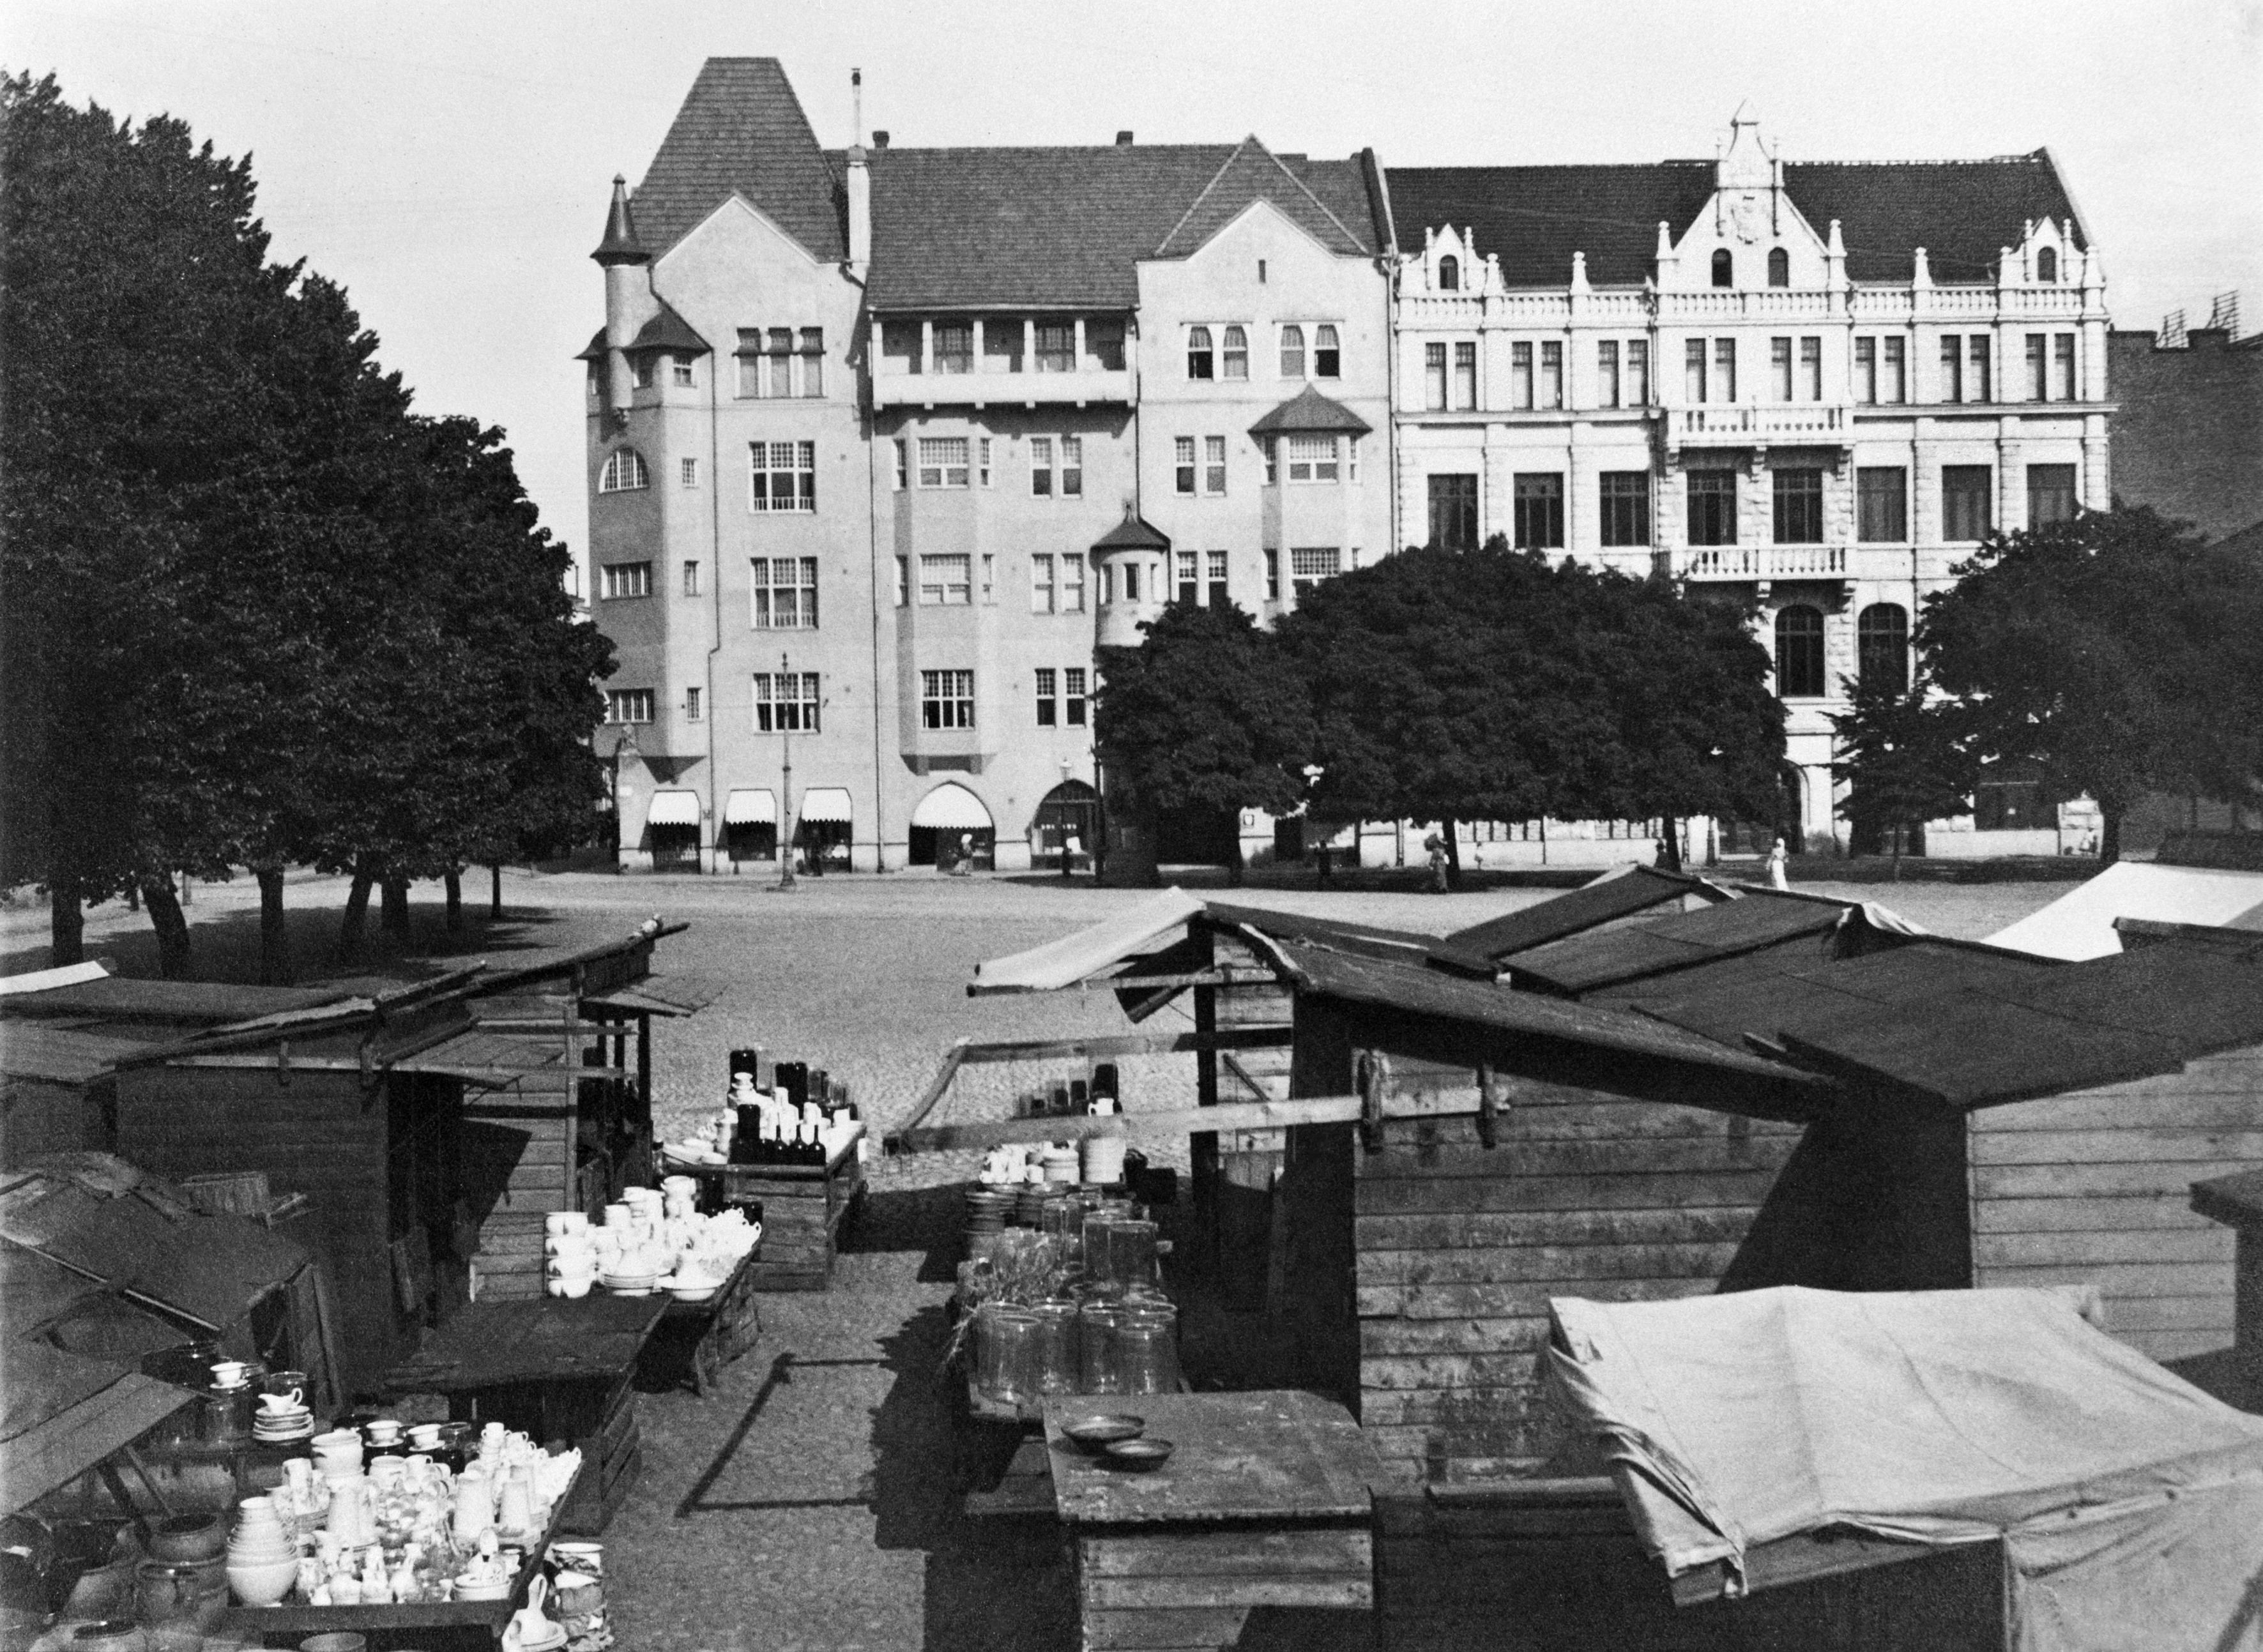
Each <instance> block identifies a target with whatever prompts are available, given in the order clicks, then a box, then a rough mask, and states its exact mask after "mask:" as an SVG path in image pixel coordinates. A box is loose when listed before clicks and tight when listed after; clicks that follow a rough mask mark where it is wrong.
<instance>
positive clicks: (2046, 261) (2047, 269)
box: [2035, 247, 2058, 281]
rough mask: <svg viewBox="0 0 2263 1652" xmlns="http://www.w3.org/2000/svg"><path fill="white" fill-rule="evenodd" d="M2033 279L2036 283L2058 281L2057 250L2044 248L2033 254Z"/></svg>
mask: <svg viewBox="0 0 2263 1652" xmlns="http://www.w3.org/2000/svg"><path fill="white" fill-rule="evenodd" d="M2035 279H2036V280H2038V281H2056V280H2057V279H2058V249H2057V248H2056V247H2045V248H2043V249H2042V250H2041V251H2039V252H2038V253H2036V254H2035Z"/></svg>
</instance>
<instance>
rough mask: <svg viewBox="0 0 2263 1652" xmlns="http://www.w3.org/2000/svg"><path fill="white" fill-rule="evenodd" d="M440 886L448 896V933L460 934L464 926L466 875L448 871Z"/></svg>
mask: <svg viewBox="0 0 2263 1652" xmlns="http://www.w3.org/2000/svg"><path fill="white" fill-rule="evenodd" d="M440 887H441V888H442V889H443V890H445V891H447V896H448V933H449V934H461V933H463V927H464V875H463V874H462V873H461V872H450V873H448V874H447V875H446V876H444V877H443V878H441V880H440Z"/></svg>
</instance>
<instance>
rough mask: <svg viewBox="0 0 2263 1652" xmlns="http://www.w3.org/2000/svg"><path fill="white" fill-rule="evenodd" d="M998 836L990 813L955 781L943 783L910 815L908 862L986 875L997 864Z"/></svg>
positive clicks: (915, 864)
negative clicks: (984, 873)
mask: <svg viewBox="0 0 2263 1652" xmlns="http://www.w3.org/2000/svg"><path fill="white" fill-rule="evenodd" d="M997 844H998V832H997V828H996V826H994V824H993V823H992V821H991V819H990V811H989V810H988V809H987V808H986V807H985V806H984V805H983V802H982V799H981V798H980V797H976V796H975V795H974V794H973V793H972V792H971V791H969V790H967V789H966V788H965V787H964V786H962V785H960V784H959V783H958V782H956V781H946V782H945V783H943V784H942V785H940V786H937V787H936V789H935V790H933V791H930V792H929V793H928V794H927V796H926V797H922V798H921V799H920V800H919V807H918V808H916V809H915V810H913V811H912V825H911V842H910V845H909V849H910V855H909V859H910V861H911V863H912V864H913V865H914V866H934V867H940V868H941V869H944V871H970V872H973V871H982V872H987V871H988V870H990V869H992V868H993V867H994V866H995V865H996V864H997V853H996V852H997Z"/></svg>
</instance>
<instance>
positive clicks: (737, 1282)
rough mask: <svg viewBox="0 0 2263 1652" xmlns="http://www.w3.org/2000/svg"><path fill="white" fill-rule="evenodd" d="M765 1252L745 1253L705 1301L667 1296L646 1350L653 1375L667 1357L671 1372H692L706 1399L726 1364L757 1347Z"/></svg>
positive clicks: (698, 1391) (759, 1249)
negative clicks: (760, 1266) (758, 1282)
mask: <svg viewBox="0 0 2263 1652" xmlns="http://www.w3.org/2000/svg"><path fill="white" fill-rule="evenodd" d="M761 1256H762V1246H761V1245H759V1244H757V1245H756V1247H755V1248H754V1249H753V1250H751V1251H749V1252H747V1254H746V1255H744V1256H742V1257H741V1258H740V1259H739V1261H738V1266H735V1267H734V1268H733V1269H732V1270H731V1276H730V1277H729V1278H728V1279H727V1280H724V1281H723V1283H722V1285H721V1286H720V1287H719V1288H718V1289H717V1290H716V1292H715V1294H714V1295H712V1296H711V1297H709V1298H708V1299H707V1300H706V1301H705V1302H678V1301H676V1299H675V1298H674V1297H672V1296H671V1297H669V1298H668V1307H667V1309H666V1310H665V1311H664V1312H663V1313H662V1315H661V1317H660V1328H659V1329H658V1330H657V1331H654V1333H653V1338H652V1341H651V1342H650V1343H649V1344H647V1346H646V1348H645V1362H644V1374H645V1375H646V1376H647V1378H648V1379H653V1378H656V1377H657V1376H658V1375H659V1374H660V1373H659V1372H657V1371H656V1370H655V1369H654V1367H655V1366H656V1365H657V1364H658V1363H659V1362H661V1361H663V1360H664V1361H666V1362H667V1363H668V1366H669V1370H670V1372H671V1374H672V1373H673V1372H675V1371H677V1370H681V1371H683V1373H684V1374H688V1375H689V1376H690V1379H691V1391H692V1392H693V1393H694V1394H696V1395H698V1396H699V1397H700V1398H701V1399H705V1398H706V1397H707V1390H708V1389H710V1388H712V1387H713V1386H714V1383H715V1379H716V1378H717V1377H719V1376H720V1375H721V1374H722V1371H723V1367H725V1366H727V1365H728V1364H730V1363H731V1361H732V1360H735V1359H737V1358H738V1357H739V1356H740V1355H741V1354H742V1353H746V1351H747V1350H748V1349H749V1348H751V1347H753V1346H754V1345H755V1338H756V1337H757V1336H758V1335H759V1334H760V1333H761V1331H762V1324H763V1321H762V1309H761V1307H760V1304H758V1303H757V1302H756V1300H755V1298H756V1290H755V1267H756V1262H757V1260H758V1259H760V1257H761Z"/></svg>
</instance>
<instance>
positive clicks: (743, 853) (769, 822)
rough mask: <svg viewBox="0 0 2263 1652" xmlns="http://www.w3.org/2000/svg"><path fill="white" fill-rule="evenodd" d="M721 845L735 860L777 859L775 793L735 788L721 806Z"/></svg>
mask: <svg viewBox="0 0 2263 1652" xmlns="http://www.w3.org/2000/svg"><path fill="white" fill-rule="evenodd" d="M723 849H724V852H725V853H726V854H727V855H729V856H730V857H731V859H732V861H733V862H741V861H775V860H776V859H777V793H775V792H773V791H771V790H769V789H768V788H766V787H765V788H758V789H748V790H739V791H734V792H733V793H732V794H731V796H730V800H729V801H728V802H727V804H725V805H724V808H723Z"/></svg>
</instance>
